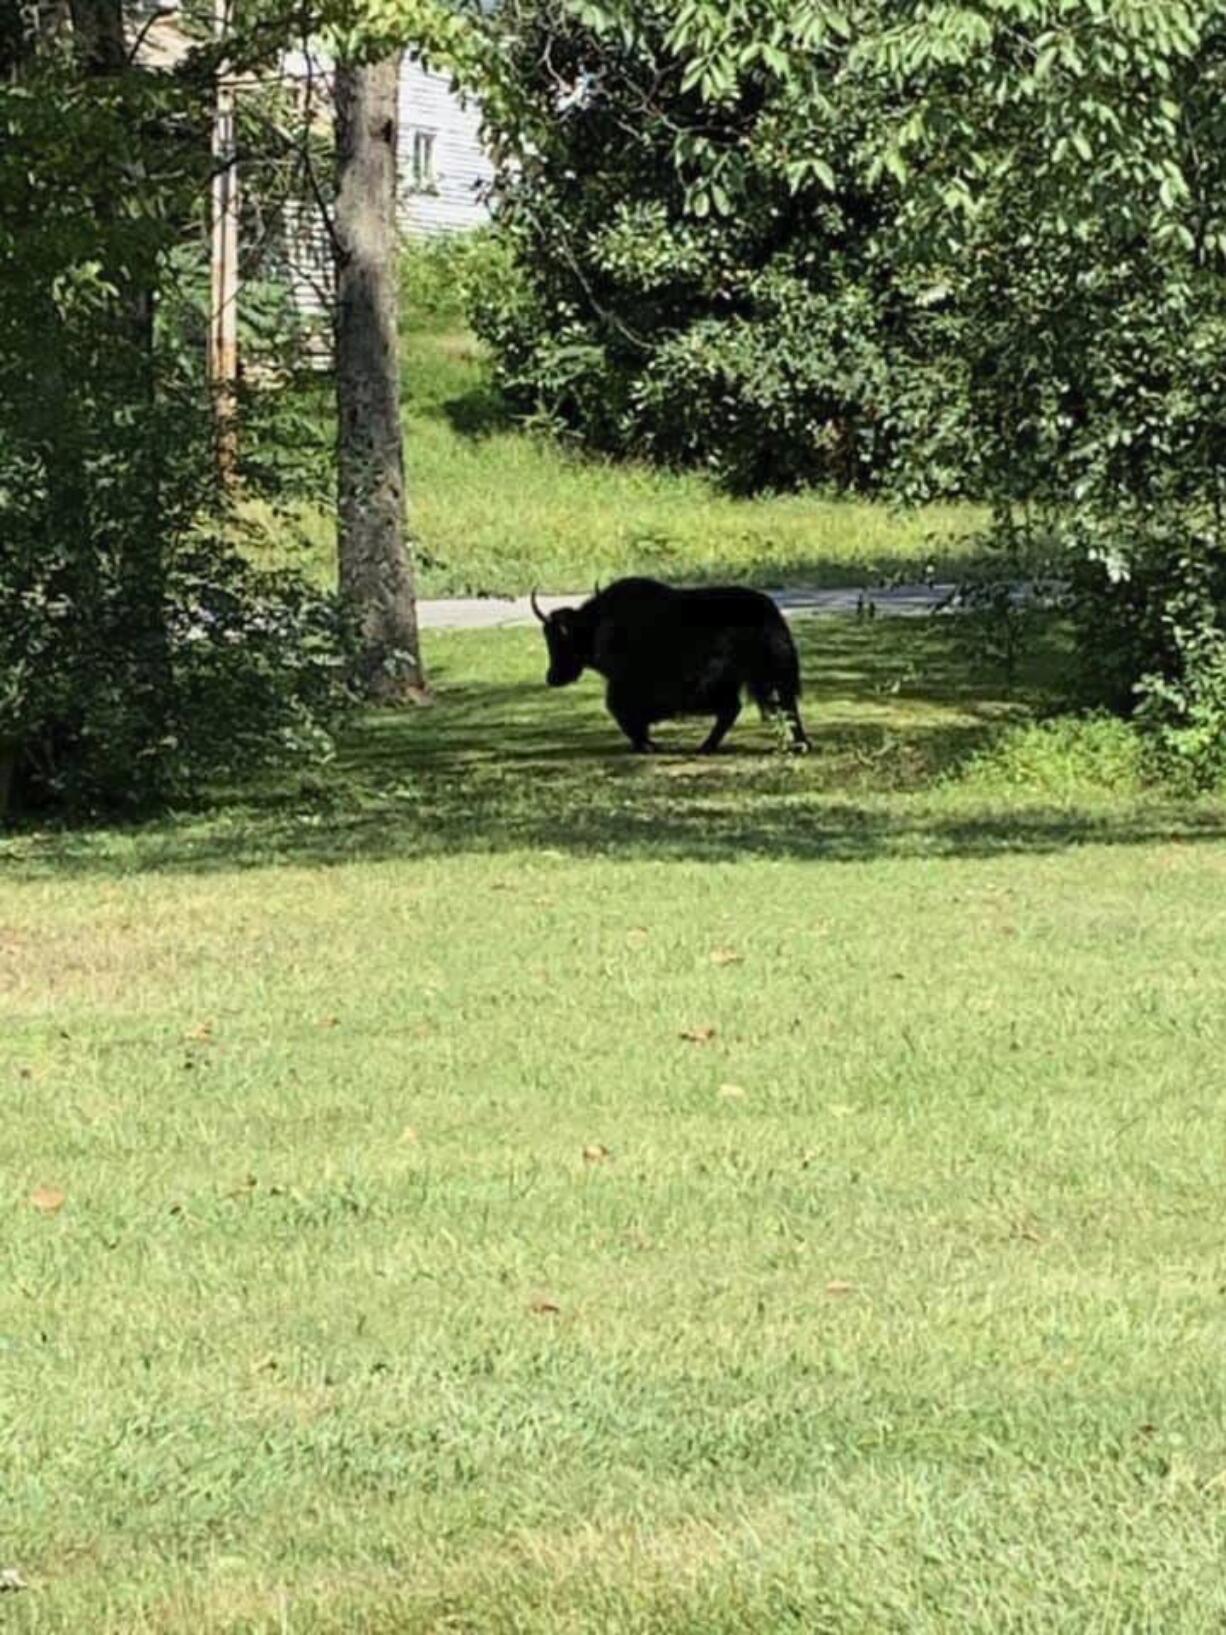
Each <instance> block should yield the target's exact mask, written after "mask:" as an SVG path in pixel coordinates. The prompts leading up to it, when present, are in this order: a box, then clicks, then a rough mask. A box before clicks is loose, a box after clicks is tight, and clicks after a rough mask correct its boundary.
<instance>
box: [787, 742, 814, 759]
mask: <svg viewBox="0 0 1226 1635" xmlns="http://www.w3.org/2000/svg"><path fill="white" fill-rule="evenodd" d="M812 748H813V745H812V744H811V743H810V742H809V740H808V739H807V738H794V739H793V740H792V744H791V751H792V754H793V755H807V754H808V753H809V751H810V750H811V749H812Z"/></svg>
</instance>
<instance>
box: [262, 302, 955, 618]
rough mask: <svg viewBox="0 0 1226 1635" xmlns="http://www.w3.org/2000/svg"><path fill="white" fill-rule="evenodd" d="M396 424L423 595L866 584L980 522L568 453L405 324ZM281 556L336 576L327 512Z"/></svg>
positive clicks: (945, 550)
mask: <svg viewBox="0 0 1226 1635" xmlns="http://www.w3.org/2000/svg"><path fill="white" fill-rule="evenodd" d="M404 368H405V393H406V409H405V430H406V448H407V453H408V464H409V492H410V498H411V506H412V527H413V531H414V533H415V535H416V538H417V541H418V553H419V561H420V579H419V586H420V590H421V593H422V594H423V595H425V596H451V595H469V594H484V593H499V594H503V593H507V594H509V593H523V592H525V591H527V590H530V589H531V588H532V587H533V586H534V585H536V586H538V587H540V588H541V589H546V590H576V589H587V588H588V587H590V586H591V584H592V583H593V581H594V580H596V579H603V580H604V581H606V582H607V581H608V580H609V579H611V578H616V577H617V576H618V575H619V574H624V573H651V574H655V575H657V576H659V577H661V578H665V579H675V580H684V581H702V580H707V581H710V580H712V579H722V578H731V579H736V580H739V581H741V582H742V583H752V584H760V585H783V584H803V585H830V586H845V585H861V584H865V583H875V582H877V581H879V580H880V579H881V578H883V577H886V578H888V577H893V576H903V577H910V578H918V577H920V576H921V575H922V573H923V571H924V569H925V567H926V566H927V565H928V564H931V565H932V567H933V569H934V570H935V571H936V572H937V573H938V574H940V575H942V576H943V575H946V574H953V573H956V572H957V571H958V569H959V568H960V567H962V566H964V565H965V564H966V561H967V559H968V553H969V551H970V542H969V537H968V536H969V534H970V531H971V530H972V528H973V527H974V526H975V524H976V522H977V520H978V518H977V513H976V512H974V511H973V510H972V509H970V508H968V507H959V506H932V507H929V508H928V509H926V510H922V511H915V512H910V513H901V512H896V511H892V510H890V509H889V508H888V507H887V506H885V505H883V504H879V503H873V502H868V501H857V500H837V499H834V500H831V499H822V498H818V497H815V496H813V495H806V494H798V495H786V496H780V497H774V498H766V499H756V500H735V499H731V498H729V497H728V496H727V495H725V494H721V493H720V492H719V491H718V490H717V489H715V488H714V487H712V485H711V484H710V483H708V482H707V481H705V479H703V478H702V477H701V476H697V475H692V474H691V475H679V474H676V473H672V472H667V471H659V470H655V469H652V468H651V467H648V466H635V465H618V464H614V463H612V462H605V461H600V460H593V459H590V458H586V457H584V456H583V455H581V454H578V453H567V452H566V451H565V450H563V449H561V448H559V446H558V445H557V444H555V443H551V442H549V441H547V440H546V439H544V438H541V437H534V436H528V435H526V434H525V433H524V432H523V431H521V430H519V429H518V428H517V427H516V426H515V425H513V424H512V423H511V422H510V420H509V419H508V417H507V414H506V411H505V409H504V407H503V406H502V404H501V401H500V400H499V398H498V397H497V395H496V394H495V393H494V392H493V391H492V390H491V388H490V385H489V379H488V369H487V365H486V363H485V360H484V358H483V355H482V352H481V349H480V347H479V345H478V343H477V342H476V341H475V340H473V339H472V337H471V336H469V335H467V334H464V333H452V332H444V333H437V332H434V331H430V330H421V329H415V330H413V331H411V332H410V333H409V334H408V335H407V336H406V339H405V365H404ZM302 535H303V547H302V550H300V551H298V552H287V550H286V549H285V546H284V544H283V540H284V534H283V531H282V526H281V523H280V521H279V520H278V521H277V522H276V523H275V525H271V526H270V527H269V529H268V539H269V543H267V544H266V545H265V547H264V553H263V554H264V555H265V556H266V558H267V559H268V560H270V561H274V562H278V563H280V562H284V561H286V560H296V561H301V560H303V552H305V561H306V563H307V564H308V566H309V568H310V571H311V572H312V573H313V575H314V576H315V577H316V578H318V579H319V580H321V581H322V582H324V583H329V584H330V583H333V582H334V580H335V550H336V544H335V529H334V526H333V519H332V517H331V515H330V514H329V515H326V516H325V515H324V514H323V513H322V512H320V513H311V514H309V515H307V516H305V517H303V519H302Z"/></svg>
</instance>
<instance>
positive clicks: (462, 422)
mask: <svg viewBox="0 0 1226 1635" xmlns="http://www.w3.org/2000/svg"><path fill="white" fill-rule="evenodd" d="M427 412H428V413H430V414H433V415H436V416H438V417H439V418H440V419H443V420H445V421H446V422H447V424H448V425H449V426H450V427H451V429H452V431H454V432H455V433H456V435H457V436H459V437H464V438H467V439H468V440H469V441H470V442H481V441H482V440H483V439H484V438H486V437H492V436H493V435H494V433H495V432H500V431H509V430H510V429H511V428H512V427H513V426H515V425H516V424H517V421H516V417H515V415H514V413H513V412H512V410H511V407H510V405H509V404H508V403H507V400H506V399H505V398H504V397H503V396H502V394H501V392H499V391H498V389H497V388H496V387H495V386H493V385H481V386H474V387H473V388H472V390H471V391H467V392H463V393H461V394H460V395H459V396H458V397H451V398H448V399H447V400H446V401H445V402H443V403H440V404H438V405H437V406H433V407H431V408H429V409H428V410H427Z"/></svg>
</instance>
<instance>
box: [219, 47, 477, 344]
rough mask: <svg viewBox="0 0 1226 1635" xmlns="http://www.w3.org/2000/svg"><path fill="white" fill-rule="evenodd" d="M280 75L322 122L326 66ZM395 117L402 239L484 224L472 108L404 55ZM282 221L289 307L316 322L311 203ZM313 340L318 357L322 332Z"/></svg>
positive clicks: (309, 65)
mask: <svg viewBox="0 0 1226 1635" xmlns="http://www.w3.org/2000/svg"><path fill="white" fill-rule="evenodd" d="M283 72H284V74H285V77H286V78H287V79H288V80H292V81H295V82H296V83H297V84H298V85H299V86H300V87H301V88H302V89H303V93H304V100H309V101H310V103H311V105H312V106H311V113H310V117H312V118H314V119H318V118H320V117H324V118H329V119H330V117H331V95H330V89H329V87H330V74H329V67H328V64H327V63H326V61H324V60H323V59H321V58H320V57H318V56H314V55H313V56H312V57H311V58H308V57H307V56H306V55H305V54H304V53H302V52H292V53H290V54H289V55H288V56H287V57H286V59H285V63H284V68H283ZM397 117H398V137H397V153H396V159H397V164H396V170H397V189H398V192H399V195H400V197H399V216H400V222H401V226H402V227H403V229H404V231H405V233H406V234H407V235H408V236H409V237H411V238H416V237H430V236H433V235H436V234H440V233H455V232H465V231H468V230H470V229H472V228H474V227H479V226H480V225H481V224H482V223H483V222H484V221H487V220H488V219H489V189H490V184H491V182H492V181H493V177H494V167H493V165H492V163H491V161H490V158H489V155H488V154H487V153H486V151H485V149H484V147H483V146H482V143H481V114H480V109H479V107H478V105H477V104H476V103H475V102H474V101H473V100H472V99H470V98H466V97H463V96H461V95H460V94H458V93H457V92H456V91H454V90H453V89H452V85H451V81H450V79H449V77H448V76H447V75H446V74H439V73H435V72H434V71H432V70H431V69H429V68H426V67H425V66H424V65H423V64H422V63H421V62H420V61H418V60H417V59H416V58H414V57H409V56H406V57H405V58H404V61H403V63H402V65H401V69H400V91H399V99H398V109H397ZM240 164H241V159H240ZM287 214H288V216H289V218H290V220H291V221H292V222H293V224H294V225H293V226H292V228H291V232H290V242H289V243H288V244H287V245H286V259H287V264H288V267H287V271H288V277H289V282H290V287H291V289H292V291H293V295H294V301H295V304H296V306H297V307H298V309H299V311H300V312H302V313H303V314H304V315H305V316H307V317H308V318H319V319H322V318H323V316H324V314H325V313H326V311H327V310H328V308H329V306H330V303H331V297H332V292H333V283H334V277H333V267H332V254H331V247H330V245H329V242H328V232H327V227H326V224H325V222H324V219H323V216H322V214H321V212H320V207H319V204H318V202H317V201H316V200H313V199H303V200H300V201H299V202H298V204H297V205H296V206H295V207H294V208H293V209H292V210H290V211H289V212H288V213H287ZM319 339H320V342H321V343H322V344H323V350H324V351H325V352H326V351H327V349H328V348H327V340H326V336H325V334H324V333H323V332H322V331H321V332H320V334H319Z"/></svg>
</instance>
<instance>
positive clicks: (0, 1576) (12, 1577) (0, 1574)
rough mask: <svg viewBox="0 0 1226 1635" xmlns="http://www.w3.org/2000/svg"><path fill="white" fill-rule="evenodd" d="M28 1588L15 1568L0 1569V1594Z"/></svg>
mask: <svg viewBox="0 0 1226 1635" xmlns="http://www.w3.org/2000/svg"><path fill="white" fill-rule="evenodd" d="M29 1587H30V1586H29V1585H28V1584H27V1583H26V1581H25V1579H24V1578H23V1577H22V1576H21V1574H20V1573H19V1572H18V1571H17V1569H16V1567H0V1594H3V1593H7V1592H9V1591H16V1590H28V1589H29Z"/></svg>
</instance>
